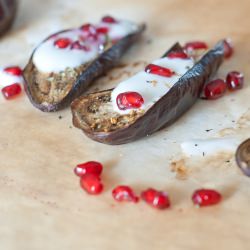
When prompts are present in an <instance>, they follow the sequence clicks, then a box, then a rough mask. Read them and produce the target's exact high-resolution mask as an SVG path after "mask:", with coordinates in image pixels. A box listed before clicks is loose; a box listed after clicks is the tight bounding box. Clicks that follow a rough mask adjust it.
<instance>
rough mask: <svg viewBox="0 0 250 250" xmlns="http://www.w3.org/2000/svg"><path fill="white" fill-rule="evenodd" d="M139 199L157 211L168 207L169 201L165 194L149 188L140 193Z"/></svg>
mask: <svg viewBox="0 0 250 250" xmlns="http://www.w3.org/2000/svg"><path fill="white" fill-rule="evenodd" d="M141 198H142V199H143V200H144V201H145V202H146V203H148V204H149V205H151V206H152V207H155V208H158V209H165V208H168V207H170V201H169V198H168V195H167V193H165V192H162V191H157V190H155V189H153V188H149V189H147V190H145V191H143V192H142V193H141Z"/></svg>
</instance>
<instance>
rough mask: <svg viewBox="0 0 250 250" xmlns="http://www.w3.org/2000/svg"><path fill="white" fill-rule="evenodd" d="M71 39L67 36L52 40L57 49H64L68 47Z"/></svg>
mask: <svg viewBox="0 0 250 250" xmlns="http://www.w3.org/2000/svg"><path fill="white" fill-rule="evenodd" d="M71 43H72V41H71V40H70V39H69V38H59V39H57V40H56V41H55V42H54V45H55V46H56V47H57V48H59V49H65V48H67V47H69V45H70V44H71Z"/></svg>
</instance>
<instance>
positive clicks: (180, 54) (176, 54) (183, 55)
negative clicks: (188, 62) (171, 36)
mask: <svg viewBox="0 0 250 250" xmlns="http://www.w3.org/2000/svg"><path fill="white" fill-rule="evenodd" d="M167 57H168V58H171V59H172V58H180V59H187V58H189V57H188V55H187V54H186V53H185V52H174V51H173V52H170V53H169V54H168V55H167Z"/></svg>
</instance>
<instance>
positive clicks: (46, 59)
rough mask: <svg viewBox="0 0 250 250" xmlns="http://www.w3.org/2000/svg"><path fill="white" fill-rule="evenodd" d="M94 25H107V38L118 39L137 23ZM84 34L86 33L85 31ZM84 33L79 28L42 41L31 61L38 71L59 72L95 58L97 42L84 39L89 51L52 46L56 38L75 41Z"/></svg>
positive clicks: (97, 47) (131, 29) (130, 31)
mask: <svg viewBox="0 0 250 250" xmlns="http://www.w3.org/2000/svg"><path fill="white" fill-rule="evenodd" d="M96 27H108V29H109V31H108V33H107V35H108V37H109V39H111V40H115V39H120V38H122V37H123V36H126V35H128V34H130V33H133V32H135V31H136V29H137V25H135V24H134V23H132V22H129V21H123V20H121V21H120V20H118V21H117V23H110V24H109V23H104V22H101V23H100V24H98V25H96ZM85 34H86V33H85ZM81 35H84V32H83V31H82V30H80V29H74V30H70V31H65V32H63V33H60V34H58V35H56V36H55V37H52V38H50V39H48V40H47V41H45V42H44V43H42V44H41V45H40V46H39V47H38V48H37V49H36V50H35V52H34V55H33V63H34V65H35V66H36V68H37V69H38V70H39V71H40V72H44V73H46V72H47V73H49V72H60V71H64V70H65V69H66V68H68V67H69V68H75V67H78V66H80V65H81V64H84V63H86V62H89V61H91V60H93V59H94V58H96V57H97V56H98V53H99V46H100V44H99V43H98V42H94V41H90V40H86V41H85V43H86V44H87V45H88V46H89V47H90V50H89V51H83V50H77V49H70V46H69V47H67V48H64V49H60V48H57V47H55V46H54V42H55V41H56V40H57V39H58V38H69V39H71V40H72V41H77V40H78V39H79V36H81Z"/></svg>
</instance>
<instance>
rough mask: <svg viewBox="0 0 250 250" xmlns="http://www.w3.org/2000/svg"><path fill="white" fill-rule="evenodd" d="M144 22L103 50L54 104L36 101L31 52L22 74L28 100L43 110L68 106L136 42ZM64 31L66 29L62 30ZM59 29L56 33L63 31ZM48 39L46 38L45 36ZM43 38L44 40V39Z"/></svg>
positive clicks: (53, 109) (49, 110)
mask: <svg viewBox="0 0 250 250" xmlns="http://www.w3.org/2000/svg"><path fill="white" fill-rule="evenodd" d="M145 28H146V26H145V24H141V25H138V30H137V31H136V32H135V33H131V34H129V35H127V36H125V37H124V38H122V39H121V40H119V41H118V42H117V43H115V44H114V45H113V46H112V47H111V48H109V49H108V50H106V51H105V52H103V53H102V54H100V55H99V56H98V58H96V59H95V60H94V61H93V62H91V64H90V65H89V66H88V67H87V68H86V70H84V72H82V73H81V74H80V76H79V77H78V79H77V80H76V81H75V83H74V85H73V86H72V88H71V90H70V91H69V93H68V94H67V95H66V96H65V97H64V98H63V99H62V100H61V101H60V102H58V103H55V104H46V105H45V104H41V103H39V102H37V101H36V96H35V93H32V89H31V86H32V84H33V83H32V81H31V80H30V78H31V77H30V76H31V74H32V69H33V67H34V64H33V63H32V58H33V54H34V52H35V51H34V52H33V53H32V55H31V57H30V59H29V62H28V64H27V65H26V67H25V68H24V71H23V75H24V79H25V83H24V89H25V92H26V94H27V96H28V98H29V100H30V102H31V103H32V104H33V106H35V107H36V108H38V109H40V110H41V111H43V112H53V111H58V110H61V109H64V108H66V107H68V106H70V104H71V102H72V101H73V100H74V99H76V98H77V97H79V96H80V95H82V94H83V92H84V91H85V90H86V89H87V88H88V87H89V85H90V84H91V83H92V82H93V81H94V80H95V79H96V78H98V77H100V76H102V75H104V74H105V73H107V72H108V70H110V69H111V68H113V67H114V66H116V65H117V64H118V63H119V61H120V59H121V57H122V55H123V54H124V53H125V52H126V51H127V49H128V48H129V47H130V46H131V45H132V44H133V43H134V42H136V41H137V40H138V39H139V38H140V37H141V35H142V33H143V31H144V30H145ZM64 31H66V30H64ZM64 31H60V32H58V33H61V32H64ZM58 33H57V34H58ZM47 39H48V38H47ZM47 39H45V40H44V41H46V40H47Z"/></svg>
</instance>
